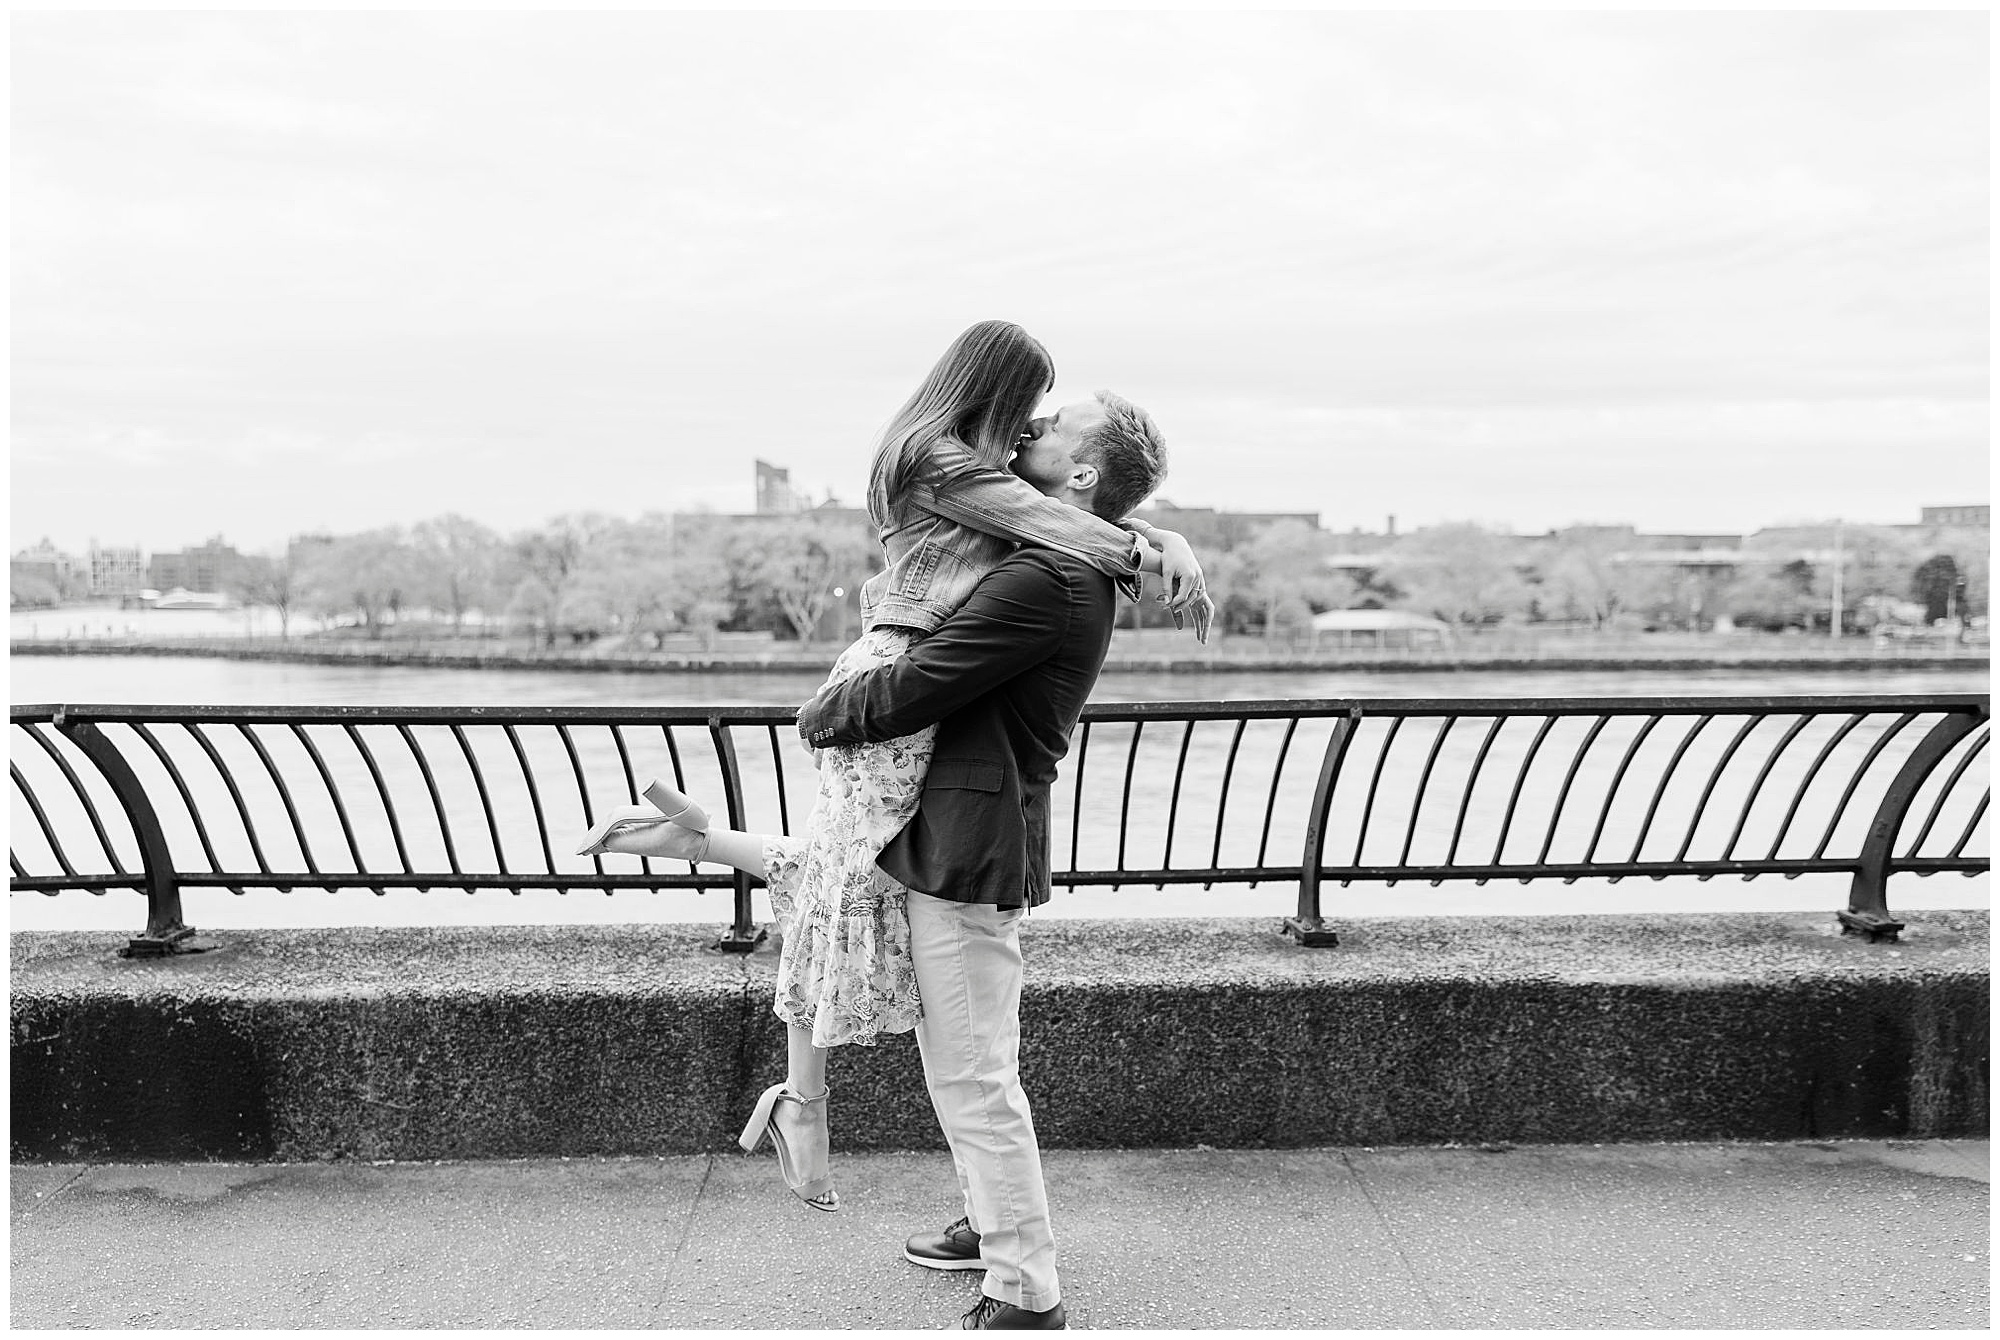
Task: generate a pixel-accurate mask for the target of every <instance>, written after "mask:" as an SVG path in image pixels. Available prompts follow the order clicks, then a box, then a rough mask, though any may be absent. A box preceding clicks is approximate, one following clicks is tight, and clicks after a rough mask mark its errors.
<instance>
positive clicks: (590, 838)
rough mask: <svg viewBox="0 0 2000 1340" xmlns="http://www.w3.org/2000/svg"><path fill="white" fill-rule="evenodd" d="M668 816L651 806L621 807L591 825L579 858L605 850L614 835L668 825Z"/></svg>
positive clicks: (579, 847)
mask: <svg viewBox="0 0 2000 1340" xmlns="http://www.w3.org/2000/svg"><path fill="white" fill-rule="evenodd" d="M667 822H668V819H667V816H666V815H664V814H661V813H660V812H659V811H658V810H656V809H654V808H652V807H651V806H650V805H620V806H619V807H618V808H617V809H615V810H613V811H611V813H609V814H607V815H605V816H604V817H603V818H602V819H599V820H598V821H597V822H596V823H595V824H592V825H591V828H590V831H589V832H588V833H585V834H584V835H583V842H582V843H581V844H580V845H579V846H578V847H577V849H576V854H577V855H578V856H591V855H594V854H596V853H597V852H601V851H603V850H604V840H605V839H606V838H608V837H610V836H611V835H612V834H613V833H623V832H625V831H627V830H628V829H633V828H651V827H653V825H655V824H663V823H667Z"/></svg>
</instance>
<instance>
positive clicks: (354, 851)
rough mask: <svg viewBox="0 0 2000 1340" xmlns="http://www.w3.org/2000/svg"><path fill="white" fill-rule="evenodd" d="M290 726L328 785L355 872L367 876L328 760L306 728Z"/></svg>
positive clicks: (322, 779) (328, 791)
mask: <svg viewBox="0 0 2000 1340" xmlns="http://www.w3.org/2000/svg"><path fill="white" fill-rule="evenodd" d="M289 724H290V726H291V728H292V734H294V735H296V736H297V737H298V739H299V743H300V744H302V745H304V746H305V747H306V756H307V757H308V758H310V759H312V761H313V767H315V768H316V769H318V770H319V779H320V780H321V781H322V782H325V783H326V795H327V799H329V800H331V801H332V802H333V812H334V814H335V815H337V816H338V817H339V819H340V831H341V833H342V834H343V835H344V836H345V837H346V838H347V850H348V854H349V855H351V856H353V857H354V868H355V870H356V871H358V872H360V873H362V874H366V873H367V871H368V863H367V862H366V861H364V860H362V859H361V844H360V843H358V842H356V841H355V840H354V825H353V824H351V823H349V822H348V821H347V806H346V805H345V804H343V803H342V801H341V799H340V788H339V787H338V786H335V785H334V782H333V773H332V772H331V771H330V770H329V769H328V768H327V766H326V760H325V759H323V758H321V757H320V755H319V748H318V746H316V745H315V744H313V742H312V739H311V737H310V736H308V735H307V734H306V728H305V727H304V726H303V725H301V724H300V723H299V722H296V721H294V722H291V723H289Z"/></svg>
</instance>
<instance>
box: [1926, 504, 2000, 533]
mask: <svg viewBox="0 0 2000 1340" xmlns="http://www.w3.org/2000/svg"><path fill="white" fill-rule="evenodd" d="M1992 513H1993V508H1992V506H1991V504H1988V503H1978V504H1973V505H1968V506H1961V507H1925V508H1920V509H1919V510H1918V524H1919V525H1923V526H1976V527H1979V528H1980V529H1983V530H1984V529H1991V528H1992V525H1993V515H1992Z"/></svg>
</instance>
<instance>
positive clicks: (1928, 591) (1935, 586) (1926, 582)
mask: <svg viewBox="0 0 2000 1340" xmlns="http://www.w3.org/2000/svg"><path fill="white" fill-rule="evenodd" d="M1957 584H1958V562H1957V560H1955V559H1954V558H1952V556H1951V555H1950V554H1932V555H1931V556H1930V557H1929V558H1927V559H1925V560H1924V561H1923V562H1921V563H1919V564H1917V568H1916V571H1914V572H1912V573H1911V574H1910V598H1911V599H1912V600H1915V601H1918V602H1919V603H1921V604H1922V605H1923V607H1924V621H1925V622H1927V623H1935V622H1936V621H1937V620H1939V619H1943V618H1947V617H1949V615H1950V612H1951V606H1952V603H1953V602H1952V588H1953V587H1955V586H1956V585H1957Z"/></svg>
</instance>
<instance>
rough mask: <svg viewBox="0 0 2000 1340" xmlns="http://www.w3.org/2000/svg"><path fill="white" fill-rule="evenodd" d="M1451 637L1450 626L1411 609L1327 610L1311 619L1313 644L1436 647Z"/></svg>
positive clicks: (1344, 647)
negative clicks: (1322, 641) (1324, 641)
mask: <svg viewBox="0 0 2000 1340" xmlns="http://www.w3.org/2000/svg"><path fill="white" fill-rule="evenodd" d="M1450 637H1451V625H1450V624H1448V623H1446V622H1444V621H1443V620H1442V619H1433V618H1431V617H1430V616H1429V615H1427V614H1414V613H1412V612H1410V611H1408V610H1328V611H1326V612H1325V613H1324V614H1315V615H1313V619H1312V640H1313V646H1314V647H1315V648H1317V647H1318V646H1319V645H1320V642H1321V640H1322V639H1325V640H1326V641H1328V642H1331V643H1332V644H1333V645H1335V646H1337V647H1340V648H1341V649H1343V650H1345V649H1347V648H1349V647H1356V646H1360V647H1426V646H1428V647H1436V646H1442V645H1443V644H1444V643H1445V642H1446V641H1447V640H1449V639H1450Z"/></svg>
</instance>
